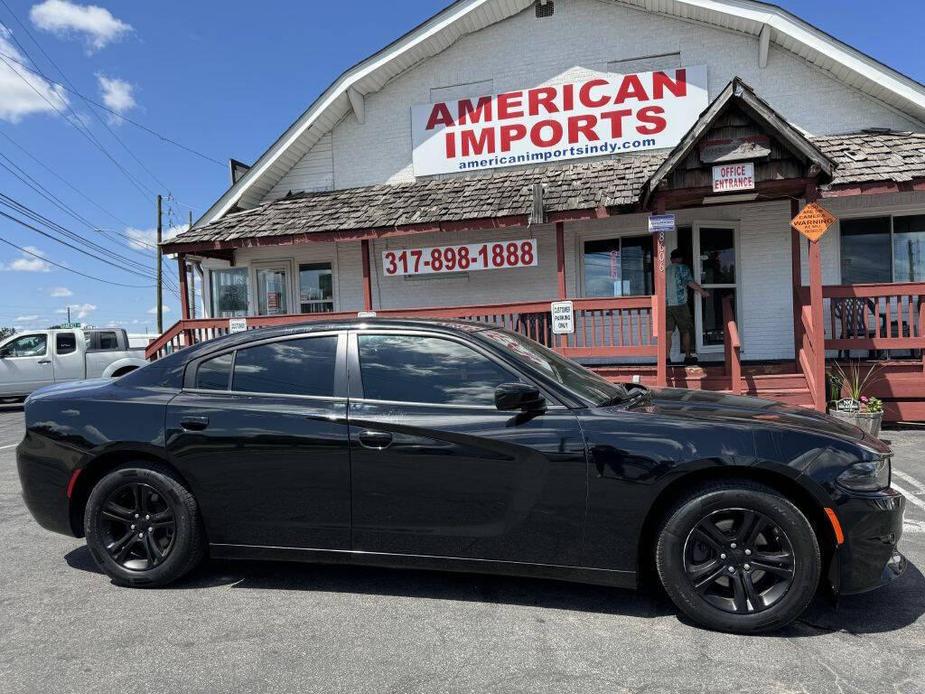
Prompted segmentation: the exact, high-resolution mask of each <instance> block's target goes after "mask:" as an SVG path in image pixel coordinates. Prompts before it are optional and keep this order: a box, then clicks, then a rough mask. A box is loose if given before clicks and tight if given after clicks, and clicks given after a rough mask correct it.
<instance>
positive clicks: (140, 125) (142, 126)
mask: <svg viewBox="0 0 925 694" xmlns="http://www.w3.org/2000/svg"><path fill="white" fill-rule="evenodd" d="M0 56H3V57H4V58H6V59H7V60H10V61H12V62H14V63H16V64H17V65H18V66H19V67H21V68H23V69H25V70H28V71H29V72H31V73H32V74H34V75H38V76H39V77H42V78H43V79H44V80H46V81H47V82H48V83H49V84H53V85H55V86H56V87H61V88H62V89H64V90H66V91H68V92H71V93H72V94H74V95H75V96H78V97H80V98H81V99H83V100H84V101H86V102H87V103H88V104H92V105H93V106H95V107H96V108H98V109H100V110H101V111H105V112H106V113H109V114H110V115H113V116H116V117H117V118H119V119H121V120H123V121H125V122H126V123H128V124H129V125H134V126H135V127H136V128H139V129H140V130H144V131H145V132H146V133H148V134H149V135H153V136H154V137H156V138H157V139H159V140H162V141H163V142H166V143H168V144H171V145H173V146H174V147H178V148H179V149H182V150H184V151H185V152H187V153H189V154H192V155H193V156H196V157H199V158H200V159H205V160H206V161H208V162H211V163H213V164H216V165H218V166H221V167H222V168H223V169H225V168H227V166H228V164H227V163H225V162H221V161H219V160H218V159H215V158H214V157H210V156H209V155H208V154H203V153H202V152H200V151H198V150H195V149H193V148H192V147H190V146H189V145H184V144H183V143H182V142H178V141H177V140H174V139H173V138H170V137H167V136H166V135H164V134H162V133H159V132H158V131H156V130H154V129H153V128H150V127H148V126H147V125H145V124H144V123H139V122H138V121H136V120H133V119H131V118H129V117H128V116H125V115H123V114H121V113H119V112H118V111H113V110H112V109H111V108H109V107H108V106H106V105H104V104H101V103H99V102H98V101H94V100H93V99H91V98H90V97H88V96H86V95H84V94H83V93H82V92H80V91H78V90H77V89H74V88H73V87H69V86H68V85H66V84H62V83H61V82H57V81H55V80H53V79H50V78H48V77H46V76H45V75H43V74H42V73H40V72H38V71H36V70H35V69H33V68H31V67H30V66H28V65H27V64H26V63H24V62H22V61H21V60H17V59H16V58H14V57H13V56H11V55H7V54H6V53H3V52H2V51H0Z"/></svg>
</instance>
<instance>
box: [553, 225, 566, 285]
mask: <svg viewBox="0 0 925 694" xmlns="http://www.w3.org/2000/svg"><path fill="white" fill-rule="evenodd" d="M556 275H557V276H558V278H559V299H565V298H566V297H567V296H568V291H567V289H566V287H565V222H556Z"/></svg>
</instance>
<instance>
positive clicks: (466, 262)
mask: <svg viewBox="0 0 925 694" xmlns="http://www.w3.org/2000/svg"><path fill="white" fill-rule="evenodd" d="M536 265H537V252H536V239H521V240H519V241H487V242H485V243H466V244H462V245H458V246H434V247H433V248H400V249H394V250H389V251H383V253H382V269H383V272H384V273H385V276H386V277H394V276H396V275H433V274H436V273H442V272H473V271H475V270H504V269H509V268H517V267H535V266H536Z"/></svg>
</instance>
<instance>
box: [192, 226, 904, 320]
mask: <svg viewBox="0 0 925 694" xmlns="http://www.w3.org/2000/svg"><path fill="white" fill-rule="evenodd" d="M189 228H190V229H192V228H193V211H192V210H190V211H189ZM183 269H184V270H185V269H186V268H185V267H184V268H183ZM910 277H912V275H910ZM189 315H190V318H195V317H196V270H195V268H193V267H190V273H189Z"/></svg>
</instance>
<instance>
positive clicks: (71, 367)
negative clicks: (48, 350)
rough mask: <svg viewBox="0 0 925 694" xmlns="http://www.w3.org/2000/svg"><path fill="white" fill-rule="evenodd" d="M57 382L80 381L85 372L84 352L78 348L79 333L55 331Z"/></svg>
mask: <svg viewBox="0 0 925 694" xmlns="http://www.w3.org/2000/svg"><path fill="white" fill-rule="evenodd" d="M54 339H55V383H65V382H67V381H79V380H80V379H82V378H83V377H84V375H85V373H84V368H85V367H84V352H83V351H81V350H80V349H78V345H77V340H78V339H79V338H78V335H77V333H72V332H64V333H54Z"/></svg>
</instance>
